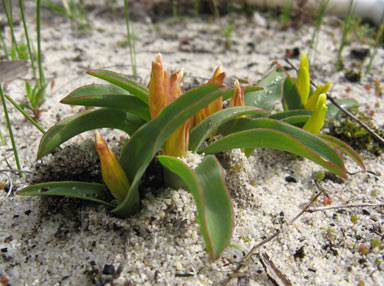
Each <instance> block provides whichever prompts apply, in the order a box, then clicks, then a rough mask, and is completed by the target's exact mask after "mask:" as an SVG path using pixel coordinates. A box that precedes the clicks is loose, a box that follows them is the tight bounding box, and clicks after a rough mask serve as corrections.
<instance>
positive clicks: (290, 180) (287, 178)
mask: <svg viewBox="0 0 384 286" xmlns="http://www.w3.org/2000/svg"><path fill="white" fill-rule="evenodd" d="M284 179H285V181H286V182H288V183H297V181H296V179H295V178H294V177H292V176H286V177H285V178H284Z"/></svg>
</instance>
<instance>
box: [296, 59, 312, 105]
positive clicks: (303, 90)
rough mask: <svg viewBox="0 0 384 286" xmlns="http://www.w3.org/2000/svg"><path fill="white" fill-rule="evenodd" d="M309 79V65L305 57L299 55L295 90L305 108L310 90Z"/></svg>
mask: <svg viewBox="0 0 384 286" xmlns="http://www.w3.org/2000/svg"><path fill="white" fill-rule="evenodd" d="M309 84H310V78H309V64H308V59H307V55H306V54H305V53H302V54H301V60H300V67H299V71H298V73H297V80H296V88H297V91H298V92H299V95H300V98H301V103H302V104H303V105H304V106H305V104H306V103H307V100H308V96H309V89H310V86H309Z"/></svg>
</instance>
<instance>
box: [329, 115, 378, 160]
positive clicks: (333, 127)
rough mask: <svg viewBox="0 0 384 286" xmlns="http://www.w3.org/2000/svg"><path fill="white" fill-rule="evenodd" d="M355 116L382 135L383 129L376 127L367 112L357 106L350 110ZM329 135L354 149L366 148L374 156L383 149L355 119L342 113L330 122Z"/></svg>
mask: <svg viewBox="0 0 384 286" xmlns="http://www.w3.org/2000/svg"><path fill="white" fill-rule="evenodd" d="M350 111H351V112H352V113H353V114H354V115H355V116H357V118H359V119H360V120H361V121H362V122H364V123H365V124H367V125H368V126H369V127H370V128H371V129H373V130H374V131H375V132H376V133H377V134H379V135H380V136H382V137H384V131H381V130H379V128H377V127H376V126H375V125H374V123H373V121H372V120H371V118H370V117H369V115H368V114H366V113H364V112H361V111H359V110H358V109H357V108H353V109H351V110H350ZM330 135H332V136H335V137H337V138H339V139H340V140H342V141H344V142H346V143H347V144H349V145H350V146H351V147H352V148H354V149H355V150H356V151H358V152H359V151H362V150H367V151H369V152H371V153H373V154H374V155H375V156H379V155H380V154H381V152H382V151H383V147H384V146H383V145H382V144H380V143H378V142H377V140H375V138H374V137H373V136H372V135H371V134H370V133H369V132H368V131H367V130H365V129H364V128H363V127H361V126H360V125H359V124H358V123H357V122H356V121H355V120H353V119H351V118H350V117H348V116H346V115H343V116H342V117H341V118H340V119H339V120H337V121H334V122H332V123H330Z"/></svg>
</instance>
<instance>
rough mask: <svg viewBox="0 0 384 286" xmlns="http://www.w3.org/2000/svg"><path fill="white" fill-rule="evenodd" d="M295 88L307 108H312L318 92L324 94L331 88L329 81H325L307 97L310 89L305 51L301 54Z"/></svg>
mask: <svg viewBox="0 0 384 286" xmlns="http://www.w3.org/2000/svg"><path fill="white" fill-rule="evenodd" d="M296 88H297V91H298V92H299V95H300V99H301V103H302V104H303V105H304V108H305V109H307V110H314V109H315V107H316V103H317V100H318V98H319V96H320V94H323V93H324V94H326V93H327V92H328V91H329V89H330V88H331V82H327V83H326V84H325V85H319V86H318V87H317V89H316V90H315V91H314V92H313V94H312V95H311V97H309V94H310V90H311V89H310V77H309V64H308V59H307V55H306V54H305V53H302V54H301V60H300V67H299V71H298V73H297V80H296Z"/></svg>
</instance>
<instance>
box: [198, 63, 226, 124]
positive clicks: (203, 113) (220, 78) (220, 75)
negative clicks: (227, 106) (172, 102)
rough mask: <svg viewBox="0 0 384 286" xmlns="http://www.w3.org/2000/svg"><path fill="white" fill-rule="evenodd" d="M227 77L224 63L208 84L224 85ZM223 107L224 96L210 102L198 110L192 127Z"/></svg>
mask: <svg viewBox="0 0 384 286" xmlns="http://www.w3.org/2000/svg"><path fill="white" fill-rule="evenodd" d="M224 78H225V72H223V68H222V65H219V66H218V67H217V68H216V70H215V72H214V74H213V76H212V78H211V79H210V80H209V81H208V84H219V85H223V83H224ZM222 109H223V98H222V97H219V98H217V99H216V100H215V101H213V102H211V103H210V104H208V106H206V107H204V108H203V109H201V110H200V111H199V112H197V113H196V114H195V115H194V116H193V117H192V119H191V128H193V127H195V126H196V125H198V124H199V123H200V122H201V121H203V120H204V119H206V118H207V117H208V116H210V115H212V114H214V113H216V112H218V111H220V110H222Z"/></svg>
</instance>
